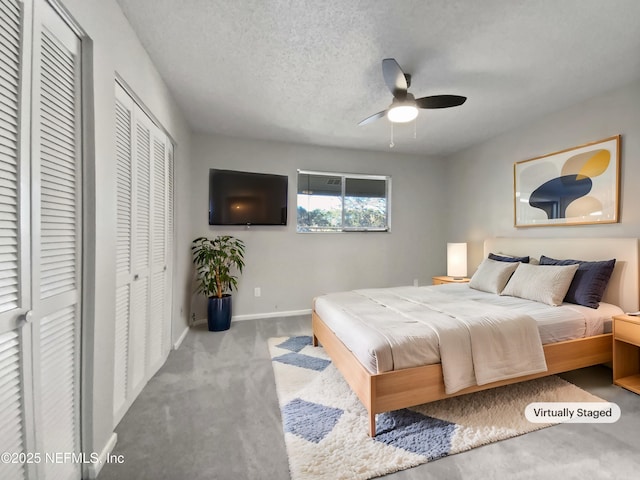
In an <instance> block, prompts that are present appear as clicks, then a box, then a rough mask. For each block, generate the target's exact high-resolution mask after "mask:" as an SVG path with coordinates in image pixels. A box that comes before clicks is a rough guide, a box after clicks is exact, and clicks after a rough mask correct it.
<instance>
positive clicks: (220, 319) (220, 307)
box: [207, 293, 231, 332]
mask: <svg viewBox="0 0 640 480" xmlns="http://www.w3.org/2000/svg"><path fill="white" fill-rule="evenodd" d="M207 323H208V324H209V331H210V332H221V331H223V330H229V328H230V327H231V295H230V294H228V293H226V294H224V295H223V296H222V298H218V297H209V303H208V305H207Z"/></svg>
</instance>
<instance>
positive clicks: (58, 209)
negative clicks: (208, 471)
mask: <svg viewBox="0 0 640 480" xmlns="http://www.w3.org/2000/svg"><path fill="white" fill-rule="evenodd" d="M0 6H1V7H2V13H3V15H2V16H1V17H0V45H1V47H2V48H0V170H2V180H0V227H1V228H0V432H1V435H0V439H1V442H0V450H1V451H2V452H9V453H11V454H14V455H16V456H15V459H16V460H18V461H17V462H14V461H11V462H9V463H6V462H1V463H0V478H11V479H14V478H15V479H18V478H30V479H46V478H56V479H61V480H72V479H79V478H80V475H81V472H80V464H79V463H77V462H76V463H73V462H68V463H65V462H63V463H56V462H52V461H49V462H47V461H46V457H45V455H46V454H47V453H48V452H53V453H55V452H69V453H72V454H78V452H79V451H80V442H79V431H80V425H79V401H80V398H79V391H80V388H79V384H80V306H81V305H80V304H81V278H80V272H81V258H82V252H81V233H82V221H81V220H82V212H81V205H82V198H81V169H80V167H81V158H82V157H81V131H82V130H81V116H80V112H81V108H80V107H81V98H80V43H81V42H80V39H79V38H78V37H77V36H76V35H75V33H74V32H73V30H72V29H71V28H69V26H68V25H67V24H66V23H65V22H64V21H63V20H62V19H61V18H60V17H59V16H58V15H57V13H56V12H55V11H54V10H53V9H52V8H51V7H50V6H49V5H48V4H47V3H46V2H44V1H43V0H36V1H34V2H31V1H28V2H26V3H24V4H23V3H22V2H16V1H12V0H0ZM30 25H33V31H31V29H30ZM27 50H28V51H27ZM27 59H32V61H31V60H27ZM16 62H17V63H16ZM38 459H39V460H38ZM12 460H13V459H12Z"/></svg>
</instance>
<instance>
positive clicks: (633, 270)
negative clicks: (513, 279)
mask: <svg viewBox="0 0 640 480" xmlns="http://www.w3.org/2000/svg"><path fill="white" fill-rule="evenodd" d="M490 252H493V253H503V254H506V255H514V256H527V255H529V256H531V257H534V258H540V255H546V256H547V257H553V258H557V259H565V258H573V259H576V260H589V261H597V260H609V259H612V258H615V259H616V266H615V268H614V270H613V274H612V275H611V280H610V281H609V285H608V286H607V290H606V291H605V293H604V297H603V299H602V300H603V301H604V302H606V303H612V304H614V305H619V306H620V308H622V309H623V310H624V311H625V312H632V311H633V312H635V311H637V310H638V303H639V297H640V292H639V288H640V283H639V276H638V271H639V268H640V267H639V266H638V258H639V257H638V239H637V238H509V237H496V238H489V239H487V240H485V242H484V256H485V258H486V257H487V255H489V253H490Z"/></svg>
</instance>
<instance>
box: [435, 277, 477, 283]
mask: <svg viewBox="0 0 640 480" xmlns="http://www.w3.org/2000/svg"><path fill="white" fill-rule="evenodd" d="M431 280H432V282H433V284H434V285H442V284H444V283H467V282H468V281H469V280H471V279H470V278H466V277H465V278H460V279H458V278H453V277H447V276H441V277H431Z"/></svg>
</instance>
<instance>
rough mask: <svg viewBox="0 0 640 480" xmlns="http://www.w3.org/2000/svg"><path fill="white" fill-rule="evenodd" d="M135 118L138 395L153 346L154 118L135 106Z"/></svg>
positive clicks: (133, 378) (132, 353)
mask: <svg viewBox="0 0 640 480" xmlns="http://www.w3.org/2000/svg"><path fill="white" fill-rule="evenodd" d="M133 118H134V122H133V138H132V140H133V158H134V159H135V160H134V163H133V167H134V168H133V172H134V176H133V179H134V189H133V210H132V213H133V216H132V220H133V239H132V240H133V241H132V247H133V248H132V260H133V283H132V287H131V306H130V308H131V319H130V327H129V333H130V339H129V362H130V363H129V373H130V375H129V391H130V392H131V393H130V396H132V397H133V398H135V397H136V396H137V395H138V394H139V393H140V391H141V390H142V388H143V387H144V385H145V383H146V380H147V376H146V371H147V355H148V353H147V352H148V349H149V338H148V332H149V318H150V317H149V310H150V305H149V284H150V277H151V275H150V273H151V218H150V207H151V167H152V148H153V147H152V145H153V143H152V137H151V132H152V130H153V128H154V126H153V123H151V120H150V119H149V118H148V117H147V116H146V115H144V114H143V113H142V112H141V111H139V109H137V108H136V109H134V117H133Z"/></svg>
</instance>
